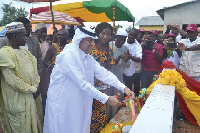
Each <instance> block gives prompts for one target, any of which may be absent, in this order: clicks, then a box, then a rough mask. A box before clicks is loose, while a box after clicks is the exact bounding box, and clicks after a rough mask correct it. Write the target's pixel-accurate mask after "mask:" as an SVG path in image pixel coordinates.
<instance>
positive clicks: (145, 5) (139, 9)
mask: <svg viewBox="0 0 200 133" xmlns="http://www.w3.org/2000/svg"><path fill="white" fill-rule="evenodd" d="M78 1H83V0H60V1H58V2H54V3H53V4H60V3H72V2H78ZM118 1H120V2H121V3H122V4H124V5H125V6H126V7H128V8H129V10H130V11H131V13H132V14H133V16H135V18H136V22H137V21H138V20H139V19H141V18H142V17H144V16H157V15H158V14H157V13H156V11H157V10H159V9H162V8H163V7H169V6H173V5H176V4H180V3H184V2H188V1H191V0H165V1H164V0H163V1H161V0H137V1H136V0H118ZM10 2H12V6H15V7H17V8H19V7H20V6H21V7H25V9H26V10H27V11H28V12H30V9H31V8H36V7H44V6H48V5H49V3H44V2H43V3H39V4H35V3H34V4H32V3H31V4H28V3H25V2H19V1H14V0H0V7H1V6H2V3H5V4H9V3H10ZM0 12H2V10H1V9H0ZM1 18H2V13H0V19H1ZM119 24H124V22H121V23H120V22H119ZM91 25H94V24H93V23H91ZM127 25H131V24H130V23H128V22H127V23H125V26H127Z"/></svg>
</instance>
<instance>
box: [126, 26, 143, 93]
mask: <svg viewBox="0 0 200 133" xmlns="http://www.w3.org/2000/svg"><path fill="white" fill-rule="evenodd" d="M137 36H138V30H137V29H135V28H133V29H131V30H130V32H129V34H128V39H127V42H126V43H125V44H124V45H125V46H127V47H128V48H129V53H130V55H129V59H130V61H131V65H130V67H129V68H125V69H124V75H123V79H124V83H125V85H126V86H127V87H128V88H130V89H132V83H133V82H134V80H135V78H139V77H135V76H134V74H135V69H136V62H140V61H141V59H142V47H141V45H140V43H138V41H137V40H136V39H137ZM137 84H138V83H135V82H134V92H135V94H136V96H138V95H139V90H140V85H137ZM139 84H140V83H139ZM135 85H137V86H138V87H137V88H136V87H135Z"/></svg>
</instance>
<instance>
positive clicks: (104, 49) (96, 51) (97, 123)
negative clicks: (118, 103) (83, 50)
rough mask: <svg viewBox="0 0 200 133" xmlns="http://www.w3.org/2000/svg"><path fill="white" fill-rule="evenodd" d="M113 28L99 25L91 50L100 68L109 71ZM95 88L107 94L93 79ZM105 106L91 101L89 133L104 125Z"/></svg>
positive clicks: (103, 86) (105, 117)
mask: <svg viewBox="0 0 200 133" xmlns="http://www.w3.org/2000/svg"><path fill="white" fill-rule="evenodd" d="M112 31H113V28H112V26H111V25H110V24H108V23H100V24H98V25H97V27H96V29H95V32H96V34H97V37H98V39H97V40H96V42H95V46H94V47H93V48H92V52H91V55H92V56H93V57H94V59H95V60H96V61H97V62H99V63H100V64H101V65H102V66H104V67H105V68H107V69H108V70H110V69H111V67H112V64H114V58H113V49H112V47H109V41H110V39H111V37H112ZM94 85H95V87H96V88H97V89H99V90H101V91H102V92H104V93H107V92H106V90H107V88H108V86H107V85H105V84H103V83H102V82H100V81H99V80H97V79H96V78H95V83H94ZM106 121H107V115H106V104H103V103H101V102H99V101H98V100H95V99H94V100H93V105H92V121H91V126H90V132H91V133H100V131H101V129H102V128H103V127H104V126H105V125H106Z"/></svg>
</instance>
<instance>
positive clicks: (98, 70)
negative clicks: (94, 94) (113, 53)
mask: <svg viewBox="0 0 200 133" xmlns="http://www.w3.org/2000/svg"><path fill="white" fill-rule="evenodd" d="M94 62H95V77H96V78H97V79H98V80H100V81H102V82H103V83H105V84H107V85H110V86H113V87H115V88H117V89H118V90H120V91H122V92H123V93H124V88H125V87H126V86H125V85H124V84H123V83H121V82H120V81H119V80H118V79H117V77H116V76H115V75H114V74H113V73H111V72H110V71H108V70H106V69H105V68H104V67H102V66H101V65H100V64H99V63H98V62H97V61H94Z"/></svg>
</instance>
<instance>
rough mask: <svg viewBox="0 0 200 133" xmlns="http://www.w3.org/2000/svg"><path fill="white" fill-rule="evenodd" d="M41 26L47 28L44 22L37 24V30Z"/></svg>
mask: <svg viewBox="0 0 200 133" xmlns="http://www.w3.org/2000/svg"><path fill="white" fill-rule="evenodd" d="M41 28H47V27H46V25H45V24H44V23H38V24H37V25H36V26H35V31H37V30H39V29H41Z"/></svg>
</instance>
